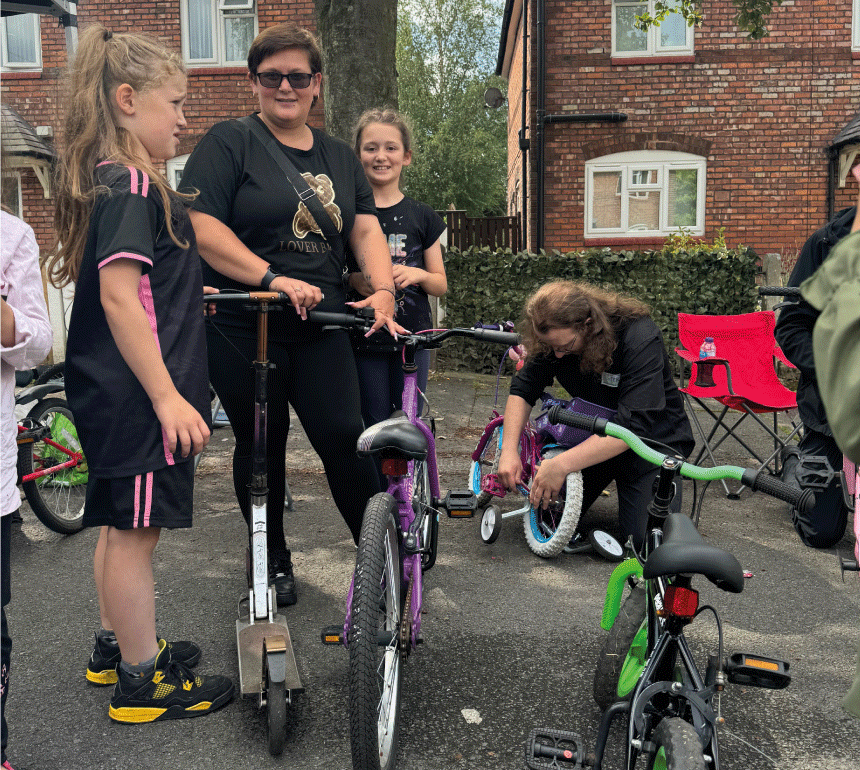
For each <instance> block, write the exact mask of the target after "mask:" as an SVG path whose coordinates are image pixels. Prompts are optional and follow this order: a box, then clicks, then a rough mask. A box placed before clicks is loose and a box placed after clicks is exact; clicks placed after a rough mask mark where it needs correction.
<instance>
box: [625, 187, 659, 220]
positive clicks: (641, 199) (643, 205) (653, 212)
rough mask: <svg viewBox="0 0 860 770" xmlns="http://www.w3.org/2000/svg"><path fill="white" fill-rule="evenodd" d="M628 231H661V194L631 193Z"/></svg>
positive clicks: (655, 191) (653, 192)
mask: <svg viewBox="0 0 860 770" xmlns="http://www.w3.org/2000/svg"><path fill="white" fill-rule="evenodd" d="M627 206H628V208H627V222H628V225H627V228H628V230H659V229H660V192H659V191H658V190H649V191H648V192H631V193H630V194H629V195H628V196H627Z"/></svg>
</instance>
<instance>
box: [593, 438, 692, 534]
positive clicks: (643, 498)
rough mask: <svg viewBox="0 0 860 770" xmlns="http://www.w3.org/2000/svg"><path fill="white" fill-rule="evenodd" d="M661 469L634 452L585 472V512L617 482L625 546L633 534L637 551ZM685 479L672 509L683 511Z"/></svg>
mask: <svg viewBox="0 0 860 770" xmlns="http://www.w3.org/2000/svg"><path fill="white" fill-rule="evenodd" d="M659 472H660V469H659V468H658V467H657V466H656V465H652V464H651V463H649V462H647V461H646V460H642V459H641V458H639V457H638V456H637V455H636V454H634V453H633V451H632V450H629V449H628V450H627V451H626V452H622V453H621V454H620V455H618V456H616V457H613V458H611V459H609V460H606V461H604V462H602V463H598V464H597V465H592V466H591V467H589V468H585V469H584V470H583V471H582V511H583V513H585V511H587V510H588V509H589V508H590V507H591V506H592V504H593V503H594V501H595V500H597V498H598V496H599V495H600V493H601V492H602V491H603V490H604V489H606V487H608V486H609V484H610V482H612V481H615V487H616V489H617V491H618V523H619V525H620V529H621V538H622V539H621V542H622V545H623V544H624V543H626V542H627V538H628V537H629V536H630V535H633V542H634V544H635V545H636V548H637V549H638V548H641V547H642V544H643V542H644V540H645V527H646V525H647V524H648V504H649V503H650V502H651V500H652V498H653V497H654V481H655V480H656V478H657V475H658V474H659ZM681 491H682V484H681V480H680V479H678V480H677V481H676V483H675V497H674V499H673V500H672V502H671V504H670V505H669V508H670V509H671V510H672V511H675V512H677V511H680V510H681V502H682V497H681Z"/></svg>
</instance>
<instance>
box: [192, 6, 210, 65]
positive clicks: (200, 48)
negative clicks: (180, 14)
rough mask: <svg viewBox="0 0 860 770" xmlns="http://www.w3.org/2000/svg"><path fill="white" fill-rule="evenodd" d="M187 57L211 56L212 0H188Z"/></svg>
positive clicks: (205, 57) (202, 57)
mask: <svg viewBox="0 0 860 770" xmlns="http://www.w3.org/2000/svg"><path fill="white" fill-rule="evenodd" d="M188 58H189V59H192V60H193V59H211V58H212V0H188Z"/></svg>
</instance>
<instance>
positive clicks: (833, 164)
mask: <svg viewBox="0 0 860 770" xmlns="http://www.w3.org/2000/svg"><path fill="white" fill-rule="evenodd" d="M838 175H839V151H838V150H836V149H834V148H833V147H828V148H827V221H828V222H829V221H830V220H831V219H833V214H834V211H833V209H835V208H836V177H837V176H838Z"/></svg>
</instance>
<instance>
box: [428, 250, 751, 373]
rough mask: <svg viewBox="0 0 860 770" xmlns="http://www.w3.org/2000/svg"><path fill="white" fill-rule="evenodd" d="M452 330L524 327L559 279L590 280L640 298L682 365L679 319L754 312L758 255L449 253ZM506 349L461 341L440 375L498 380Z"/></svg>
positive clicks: (444, 357)
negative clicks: (543, 289) (532, 307)
mask: <svg viewBox="0 0 860 770" xmlns="http://www.w3.org/2000/svg"><path fill="white" fill-rule="evenodd" d="M445 269H446V271H447V274H448V293H447V294H446V295H445V325H446V326H448V327H455V326H457V327H463V326H465V327H468V326H472V325H473V324H474V323H475V322H477V321H483V322H485V323H492V322H495V321H500V320H508V319H510V320H514V321H517V320H519V317H520V313H521V311H522V307H523V305H524V303H525V300H526V298H527V297H528V296H529V294H531V293H532V292H533V291H534V290H535V289H537V288H538V287H539V286H541V285H543V284H544V283H547V282H548V281H552V280H556V279H570V280H583V281H589V282H591V283H595V284H599V285H602V286H605V287H607V288H612V289H614V290H616V291H620V292H623V293H625V294H629V295H632V296H634V297H637V298H639V299H641V300H643V301H644V302H647V303H648V305H650V307H651V314H652V317H653V318H654V321H655V322H656V323H657V325H658V326H659V327H660V328H661V329H662V331H663V335H664V338H665V340H666V347H667V350H668V351H669V358H670V360H672V361H673V363H674V362H676V360H677V356H675V355H674V353H673V351H674V348H675V347H676V346H677V345H678V313H679V312H683V313H697V314H711V315H734V314H737V313H749V312H752V311H753V310H755V308H756V303H757V294H756V283H755V276H756V273H757V271H758V256H757V255H756V254H755V252H754V251H753V250H752V249H749V248H747V247H745V246H741V247H738V248H737V249H727V248H725V246H723V245H721V244H720V245H716V246H698V247H697V246H695V245H693V246H690V245H689V244H685V243H682V244H680V246H679V244H678V242H677V241H676V242H674V243H673V242H672V241H671V239H670V241H667V244H666V246H665V247H664V248H663V249H662V250H661V251H620V252H613V251H610V250H609V249H599V250H598V249H592V250H589V251H584V252H572V253H568V254H559V253H558V252H555V253H552V254H546V253H543V252H541V253H540V254H529V253H527V252H519V253H514V252H512V251H511V250H510V249H497V250H492V249H489V248H486V247H484V248H471V249H467V250H465V251H461V250H459V249H456V248H450V249H448V250H447V251H446V254H445ZM499 358H500V350H499V349H498V348H497V347H495V346H487V345H479V344H476V343H471V342H466V341H464V340H456V341H454V342H452V343H451V344H449V345H447V346H446V347H445V348H443V349H442V350H440V351H439V355H438V362H439V365H440V366H441V368H443V369H449V370H458V371H471V372H482V373H495V372H496V370H497V369H498V366H499Z"/></svg>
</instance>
